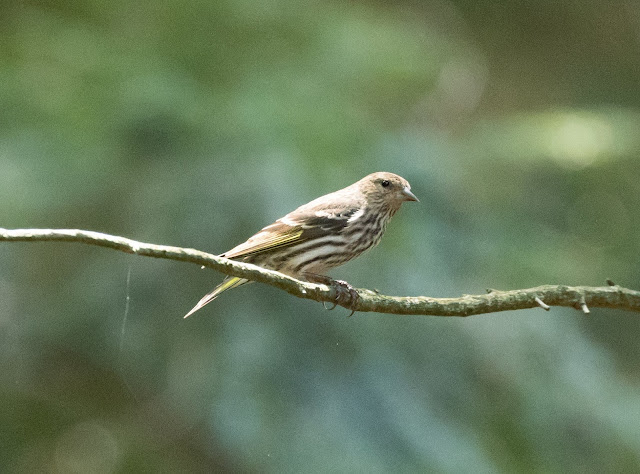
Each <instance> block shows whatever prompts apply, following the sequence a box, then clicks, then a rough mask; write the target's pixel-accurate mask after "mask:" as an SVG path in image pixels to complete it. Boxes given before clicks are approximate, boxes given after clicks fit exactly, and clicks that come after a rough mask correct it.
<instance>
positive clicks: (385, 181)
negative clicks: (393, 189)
mask: <svg viewBox="0 0 640 474" xmlns="http://www.w3.org/2000/svg"><path fill="white" fill-rule="evenodd" d="M380 184H381V185H382V187H383V188H386V187H388V186H389V185H390V184H391V182H390V181H389V180H388V179H383V180H382V181H380Z"/></svg>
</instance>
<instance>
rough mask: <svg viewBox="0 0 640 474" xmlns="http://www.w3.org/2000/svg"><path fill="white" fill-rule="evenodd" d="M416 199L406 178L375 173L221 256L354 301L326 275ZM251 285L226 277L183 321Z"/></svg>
mask: <svg viewBox="0 0 640 474" xmlns="http://www.w3.org/2000/svg"><path fill="white" fill-rule="evenodd" d="M417 200H418V198H417V197H416V196H415V195H414V194H413V193H412V192H411V186H410V185H409V183H408V182H407V180H405V179H404V178H402V177H400V176H398V175H396V174H393V173H384V172H379V173H373V174H370V175H368V176H365V177H364V178H362V179H361V180H360V181H358V182H356V183H353V184H352V185H351V186H347V187H346V188H344V189H341V190H339V191H336V192H333V193H330V194H327V195H325V196H321V197H319V198H318V199H314V200H313V201H311V202H309V203H307V204H304V205H303V206H300V207H299V208H297V209H296V210H295V211H293V212H290V213H289V214H287V215H286V216H284V217H282V218H280V219H278V220H277V221H275V222H274V223H273V224H271V225H269V226H267V227H265V228H264V229H262V230H261V231H260V232H258V233H257V234H255V235H254V236H253V237H251V238H249V240H247V241H246V242H244V243H242V244H240V245H238V246H237V247H234V248H232V249H231V250H229V251H227V252H225V253H223V254H221V255H220V257H226V258H229V259H232V260H240V261H243V262H248V263H252V264H254V265H258V266H261V267H263V268H267V269H270V270H276V271H279V272H281V273H284V274H286V275H289V276H291V277H293V278H296V279H298V280H304V281H309V282H315V283H325V284H333V285H334V286H335V288H336V295H337V300H340V298H343V297H344V291H345V290H346V291H347V292H348V293H349V295H347V296H348V297H349V298H350V299H351V300H352V301H353V300H354V299H357V292H355V290H354V289H353V288H352V287H351V286H350V285H349V284H347V283H346V282H343V281H337V280H332V279H331V278H329V277H327V276H325V275H324V273H325V272H326V271H327V270H328V269H330V268H333V267H337V266H338V265H342V264H343V263H345V262H348V261H349V260H351V259H353V258H355V257H357V256H359V255H360V254H362V253H363V252H364V251H365V250H368V249H370V248H371V247H374V246H375V245H377V244H378V242H380V239H381V238H382V234H384V231H385V229H386V227H387V223H388V222H389V219H391V217H392V216H393V215H394V214H395V213H396V212H397V211H398V209H400V206H401V205H402V203H403V202H405V201H417ZM248 281H249V280H246V279H244V278H239V277H229V276H228V277H226V278H225V279H224V281H223V282H222V283H220V284H219V285H218V286H217V287H215V288H214V289H213V291H211V292H210V293H207V294H206V295H205V296H204V297H203V298H202V299H201V300H200V301H199V302H198V304H197V305H195V306H194V307H193V309H192V310H191V311H189V312H188V313H187V314H186V315H185V318H186V317H187V316H190V315H192V314H193V313H195V312H196V311H198V310H199V309H201V308H202V307H203V306H205V305H206V304H208V303H211V302H212V301H213V300H214V299H216V298H217V297H218V296H220V294H221V293H222V292H223V291H226V290H230V289H231V288H236V287H238V286H240V285H243V284H245V283H247V282H248ZM341 292H342V294H341Z"/></svg>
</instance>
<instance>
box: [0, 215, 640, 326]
mask: <svg viewBox="0 0 640 474" xmlns="http://www.w3.org/2000/svg"><path fill="white" fill-rule="evenodd" d="M0 241H5V242H19V241H22V242H39V241H58V242H79V243H84V244H90V245H97V246H100V247H107V248H111V249H115V250H120V251H122V252H127V253H131V254H135V255H142V256H147V257H155V258H166V259H170V260H178V261H182V262H190V263H195V264H198V265H202V266H205V267H209V268H213V269H214V270H217V271H219V272H221V273H224V274H225V275H232V276H237V277H242V278H247V279H249V280H252V281H258V282H261V283H266V284H268V285H271V286H275V287H276V288H280V289H282V290H284V291H286V292H288V293H290V294H292V295H294V296H297V297H299V298H307V299H311V300H315V301H325V302H329V303H333V302H334V301H335V298H336V293H335V289H334V288H332V287H329V286H326V285H318V284H314V283H307V282H303V281H299V280H296V279H294V278H291V277H289V276H287V275H284V274H282V273H279V272H276V271H273V270H266V269H264V268H261V267H258V266H256V265H251V264H248V263H243V262H235V261H232V260H228V259H226V258H222V257H217V256H215V255H212V254H209V253H205V252H201V251H199V250H195V249H189V248H182V247H171V246H168V245H155V244H148V243H144V242H137V241H135V240H131V239H127V238H124V237H119V236H114V235H108V234H103V233H100V232H92V231H87V230H79V229H3V228H0ZM607 283H608V284H609V285H608V286H603V287H590V286H566V285H544V286H538V287H535V288H528V289H522V290H510V291H498V290H488V293H487V294H482V295H463V296H461V297H459V298H430V297H427V296H386V295H381V294H378V293H376V292H374V291H371V290H367V289H362V288H358V289H357V291H358V294H359V296H360V298H359V299H358V301H357V303H356V307H355V310H356V311H359V312H377V313H389V314H404V315H426V316H472V315H475V314H486V313H495V312H498V311H510V310H517V309H527V308H536V307H540V308H543V309H545V310H548V309H549V306H567V307H573V308H576V309H579V310H582V311H583V312H584V313H588V312H589V307H596V308H616V309H621V310H626V311H634V312H640V291H636V290H630V289H628V288H623V287H620V286H618V285H614V284H612V282H611V281H608V282H607ZM344 306H345V307H347V308H348V309H353V308H352V307H349V305H348V304H345V305H344Z"/></svg>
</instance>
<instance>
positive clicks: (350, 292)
mask: <svg viewBox="0 0 640 474" xmlns="http://www.w3.org/2000/svg"><path fill="white" fill-rule="evenodd" d="M305 278H306V279H307V281H310V282H312V283H321V284H323V285H327V286H330V287H332V288H333V289H334V291H335V300H334V301H333V306H332V307H331V308H328V309H329V311H331V310H332V309H334V308H335V307H336V306H338V305H340V306H344V307H345V308H347V309H350V310H351V314H349V317H351V316H353V313H355V312H356V309H357V308H358V301H359V300H360V295H359V294H358V291H357V290H356V289H355V288H354V287H353V286H351V285H350V284H349V283H347V282H346V281H344V280H334V279H333V278H331V277H328V276H326V275H318V274H316V273H307V274H305ZM322 305H323V306H324V307H325V309H327V306H326V304H325V302H324V301H323V302H322Z"/></svg>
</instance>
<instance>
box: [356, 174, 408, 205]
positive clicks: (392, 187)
mask: <svg viewBox="0 0 640 474" xmlns="http://www.w3.org/2000/svg"><path fill="white" fill-rule="evenodd" d="M356 184H357V185H358V188H359V189H360V191H361V192H362V193H363V194H364V195H365V196H366V198H367V201H369V202H370V203H371V204H373V205H379V206H381V207H386V208H389V209H391V210H392V212H395V211H397V210H398V209H400V206H401V205H402V203H403V202H405V201H418V198H417V197H416V196H415V194H413V193H412V192H411V185H410V184H409V182H408V181H407V180H406V179H404V178H403V177H401V176H398V175H397V174H393V173H386V172H378V173H372V174H370V175H368V176H365V177H364V178H362V179H361V180H360V181H358V183H356Z"/></svg>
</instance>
